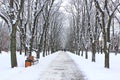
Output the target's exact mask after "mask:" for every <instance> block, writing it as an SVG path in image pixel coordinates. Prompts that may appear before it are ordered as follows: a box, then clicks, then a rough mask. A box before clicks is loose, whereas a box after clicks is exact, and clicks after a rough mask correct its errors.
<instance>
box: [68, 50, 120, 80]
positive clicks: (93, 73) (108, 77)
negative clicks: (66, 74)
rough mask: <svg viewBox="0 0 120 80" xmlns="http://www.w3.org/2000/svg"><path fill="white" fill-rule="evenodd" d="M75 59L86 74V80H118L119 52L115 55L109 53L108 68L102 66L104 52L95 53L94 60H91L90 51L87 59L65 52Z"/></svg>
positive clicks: (119, 71) (119, 69)
mask: <svg viewBox="0 0 120 80" xmlns="http://www.w3.org/2000/svg"><path fill="white" fill-rule="evenodd" d="M67 53H68V54H69V55H70V56H71V58H72V59H73V60H74V61H75V63H76V64H77V66H78V67H79V69H80V70H82V71H83V73H84V74H85V75H86V76H87V78H88V80H120V54H118V55H117V56H115V54H114V53H110V69H106V68H104V54H96V62H95V63H94V62H91V52H89V53H88V54H89V59H85V58H84V57H81V56H77V55H75V54H72V53H70V52H67Z"/></svg>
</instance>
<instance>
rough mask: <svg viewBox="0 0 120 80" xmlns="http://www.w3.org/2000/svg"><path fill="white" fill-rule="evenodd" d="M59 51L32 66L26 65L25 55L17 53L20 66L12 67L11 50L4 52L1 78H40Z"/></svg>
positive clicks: (21, 79)
mask: <svg viewBox="0 0 120 80" xmlns="http://www.w3.org/2000/svg"><path fill="white" fill-rule="evenodd" d="M58 53H59V52H56V53H55V54H51V55H49V56H47V57H45V58H43V57H42V58H41V59H40V60H39V63H38V64H35V65H33V66H31V67H27V68H25V67H24V64H25V59H26V57H24V54H23V55H19V53H17V60H18V67H16V68H13V69H12V68H10V54H9V52H8V53H6V52H2V54H0V80H26V79H27V80H38V79H39V76H40V74H42V73H43V72H44V70H45V69H46V68H47V67H48V66H49V65H50V63H51V61H52V60H53V59H54V58H55V57H56V56H57V54H58Z"/></svg>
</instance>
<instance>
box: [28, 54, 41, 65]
mask: <svg viewBox="0 0 120 80" xmlns="http://www.w3.org/2000/svg"><path fill="white" fill-rule="evenodd" d="M28 60H30V61H31V63H32V64H33V65H34V64H35V63H38V62H39V60H38V59H36V58H35V57H34V56H30V57H29V58H28Z"/></svg>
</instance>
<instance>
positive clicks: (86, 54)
mask: <svg viewBox="0 0 120 80" xmlns="http://www.w3.org/2000/svg"><path fill="white" fill-rule="evenodd" d="M85 59H88V48H86V49H85Z"/></svg>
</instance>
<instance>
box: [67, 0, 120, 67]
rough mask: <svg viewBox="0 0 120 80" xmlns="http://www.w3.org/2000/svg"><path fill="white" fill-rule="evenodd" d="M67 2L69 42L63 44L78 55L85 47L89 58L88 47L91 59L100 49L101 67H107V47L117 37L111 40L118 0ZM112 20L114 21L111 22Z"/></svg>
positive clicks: (119, 11)
mask: <svg viewBox="0 0 120 80" xmlns="http://www.w3.org/2000/svg"><path fill="white" fill-rule="evenodd" d="M69 3H70V4H69V5H68V6H67V7H66V11H67V12H68V13H69V15H70V17H69V18H70V24H71V26H70V27H71V31H70V34H69V40H68V43H69V44H68V45H66V47H67V48H68V47H69V49H70V50H71V51H72V52H73V51H75V53H76V54H78V55H80V51H82V53H81V55H83V50H85V51H86V53H85V54H86V56H85V57H86V58H88V54H87V51H88V49H90V50H91V51H92V61H93V62H95V54H96V51H97V50H98V52H99V49H101V51H103V52H104V54H105V64H104V67H105V68H109V52H110V49H111V48H110V47H111V46H113V44H112V42H114V41H115V40H116V39H114V41H112V40H113V39H112V38H113V36H114V37H115V34H114V33H115V32H114V31H115V29H117V30H119V27H120V19H119V17H120V1H119V0H70V2H69ZM115 22H117V24H113V23H115ZM117 26H119V27H117ZM111 33H113V34H111ZM100 38H101V40H100ZM117 39H119V38H117ZM101 42H102V43H101ZM117 42H118V40H117ZM117 44H119V43H117Z"/></svg>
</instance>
